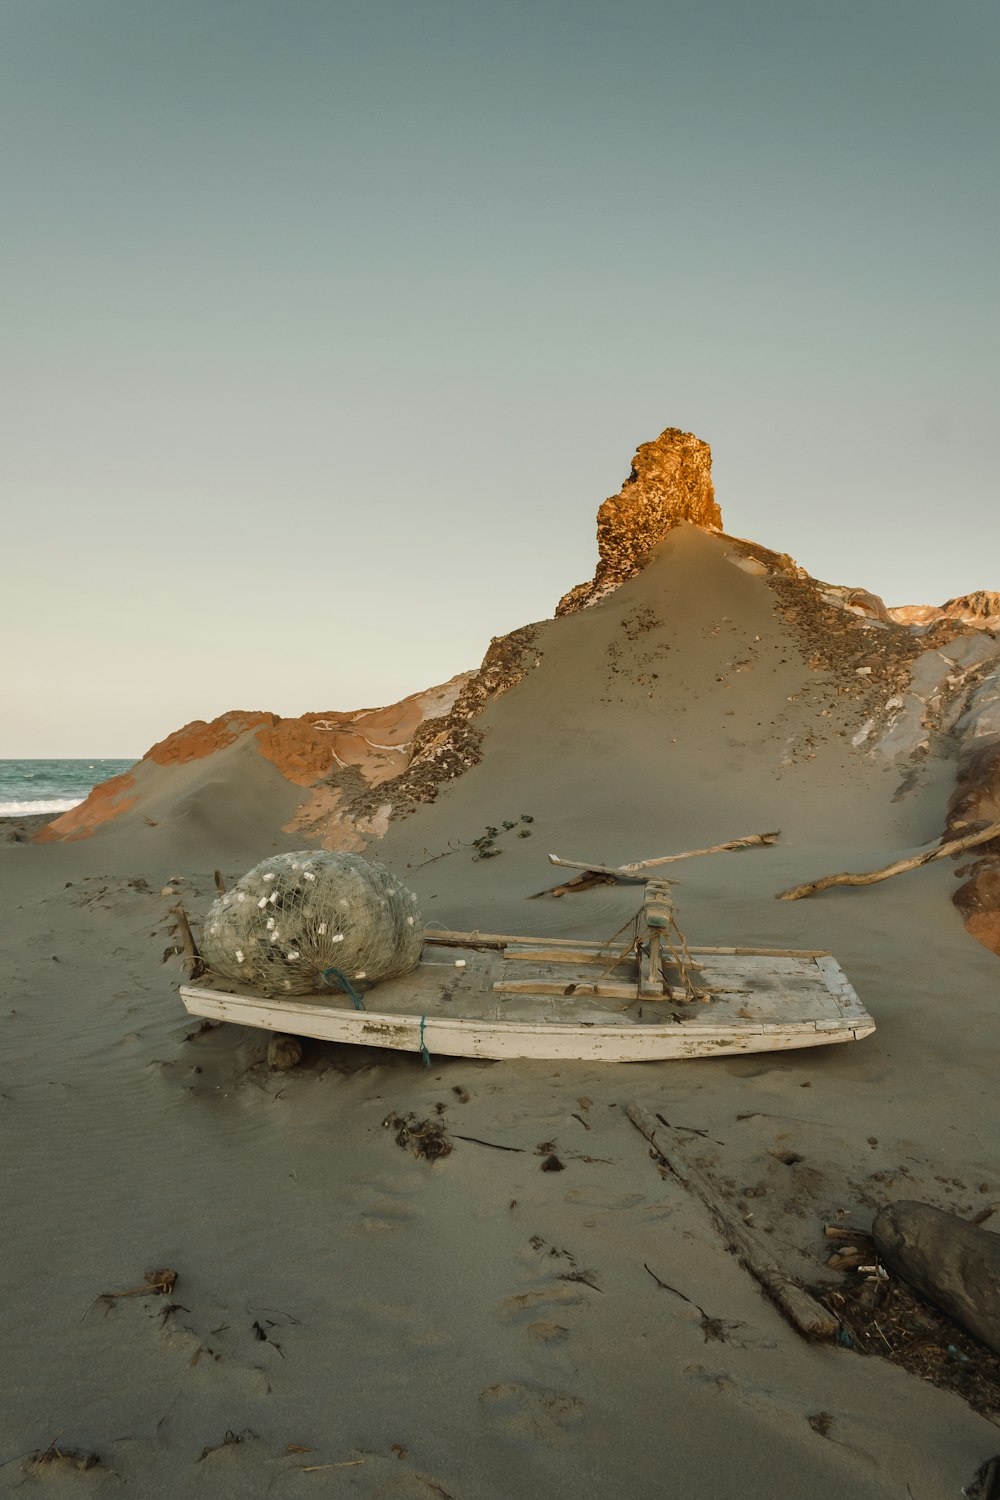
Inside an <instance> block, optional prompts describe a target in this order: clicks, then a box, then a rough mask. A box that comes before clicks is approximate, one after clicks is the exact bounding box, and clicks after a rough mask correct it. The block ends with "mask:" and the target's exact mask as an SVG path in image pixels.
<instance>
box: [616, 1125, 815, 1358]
mask: <svg viewBox="0 0 1000 1500" xmlns="http://www.w3.org/2000/svg"><path fill="white" fill-rule="evenodd" d="M625 1110H626V1113H627V1115H628V1117H629V1119H630V1120H631V1121H632V1124H633V1125H634V1126H635V1127H636V1129H637V1130H640V1131H641V1132H642V1134H643V1135H644V1136H645V1137H646V1139H647V1141H649V1143H650V1145H651V1146H652V1147H653V1150H654V1151H656V1152H658V1154H659V1155H660V1156H662V1157H663V1160H664V1161H665V1162H666V1164H667V1166H668V1167H669V1168H670V1170H671V1172H673V1174H674V1176H675V1177H676V1178H678V1180H679V1181H680V1182H682V1183H683V1184H684V1186H685V1187H686V1188H689V1189H690V1191H691V1192H692V1193H694V1194H695V1196H696V1197H698V1198H700V1199H701V1201H702V1202H703V1203H704V1204H705V1206H706V1208H708V1209H709V1210H710V1211H711V1213H712V1216H713V1218H714V1219H715V1222H716V1223H717V1224H718V1226H719V1229H720V1231H721V1233H722V1237H723V1239H724V1240H725V1241H726V1243H727V1244H728V1246H729V1248H730V1249H731V1250H733V1251H735V1253H736V1255H737V1256H738V1257H739V1259H740V1262H741V1263H742V1264H743V1265H744V1266H745V1267H746V1269H747V1270H748V1271H749V1272H750V1274H751V1276H753V1277H754V1278H755V1279H756V1280H757V1281H759V1282H760V1284H761V1286H762V1287H763V1288H764V1290H765V1292H767V1294H768V1296H769V1297H770V1298H771V1300H772V1301H773V1302H775V1303H776V1304H777V1305H778V1307H779V1308H780V1309H781V1311H782V1312H783V1313H784V1314H785V1317H786V1318H788V1319H789V1321H790V1322H791V1323H792V1324H793V1326H794V1327H795V1328H797V1329H798V1331H799V1332H800V1333H802V1334H804V1335H805V1337H806V1338H811V1339H818V1338H833V1336H834V1335H835V1334H836V1332H837V1330H838V1328H839V1327H840V1324H839V1323H838V1321H837V1319H836V1318H835V1317H834V1316H833V1314H832V1313H831V1312H829V1311H828V1310H827V1309H826V1308H825V1307H823V1306H822V1304H821V1303H819V1302H817V1301H816V1299H815V1297H811V1296H810V1295H809V1293H808V1292H806V1291H804V1290H803V1288H802V1287H800V1286H799V1284H798V1282H796V1281H793V1279H792V1278H791V1276H789V1275H788V1273H787V1271H783V1270H782V1268H781V1267H780V1266H779V1265H778V1262H777V1261H776V1260H775V1259H774V1257H773V1256H772V1255H771V1253H770V1251H769V1250H768V1249H767V1247H766V1246H765V1245H764V1243H763V1242H762V1241H761V1239H760V1238H759V1236H758V1235H757V1234H756V1233H755V1232H754V1231H753V1230H752V1229H750V1228H749V1226H748V1225H746V1224H744V1223H743V1222H742V1220H738V1219H736V1218H735V1217H734V1215H733V1210H732V1208H731V1207H730V1206H729V1204H727V1203H725V1202H724V1201H723V1200H722V1199H721V1198H720V1197H719V1195H718V1193H717V1192H716V1191H715V1188H714V1186H713V1185H712V1183H711V1182H710V1181H709V1179H708V1177H706V1176H705V1174H704V1173H703V1172H700V1171H699V1170H698V1168H697V1167H694V1166H691V1165H690V1164H689V1163H688V1162H687V1161H686V1160H685V1159H684V1157H683V1156H682V1155H681V1154H680V1151H679V1149H678V1143H677V1142H676V1141H675V1140H674V1139H673V1138H672V1137H671V1136H670V1135H669V1134H668V1132H667V1131H666V1130H665V1129H664V1128H663V1126H662V1125H660V1124H659V1123H658V1122H657V1121H656V1120H654V1119H653V1116H652V1115H651V1114H650V1113H649V1111H648V1110H646V1109H644V1108H643V1107H642V1105H641V1104H637V1103H635V1102H633V1103H631V1104H627V1105H626V1106H625Z"/></svg>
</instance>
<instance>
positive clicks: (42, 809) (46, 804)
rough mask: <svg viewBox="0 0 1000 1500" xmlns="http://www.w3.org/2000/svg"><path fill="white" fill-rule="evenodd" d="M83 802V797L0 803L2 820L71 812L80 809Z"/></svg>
mask: <svg viewBox="0 0 1000 1500" xmlns="http://www.w3.org/2000/svg"><path fill="white" fill-rule="evenodd" d="M82 801H83V798H82V797H49V798H48V799H45V798H43V799H42V800H41V801H39V802H0V818H13V817H17V816H18V815H24V814H29V813H60V812H69V810H70V808H71V807H79V806H80V803H81V802H82Z"/></svg>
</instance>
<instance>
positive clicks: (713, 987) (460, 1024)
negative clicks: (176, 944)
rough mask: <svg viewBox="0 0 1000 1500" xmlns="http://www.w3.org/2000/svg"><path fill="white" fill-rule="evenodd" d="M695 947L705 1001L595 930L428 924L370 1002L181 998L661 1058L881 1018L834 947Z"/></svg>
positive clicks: (477, 1048)
mask: <svg viewBox="0 0 1000 1500" xmlns="http://www.w3.org/2000/svg"><path fill="white" fill-rule="evenodd" d="M480 945H488V946H480ZM456 952H457V953H459V954H461V955H462V956H460V957H458V958H455V957H454V955H455V953H456ZM690 953H691V957H692V958H693V959H694V960H695V962H696V964H697V965H698V966H699V983H700V984H702V985H704V987H705V988H706V989H707V991H708V992H709V994H710V995H711V996H712V998H711V1000H710V1001H709V1002H708V1003H707V1004H698V1003H695V1004H690V1003H688V1004H680V1003H678V1002H677V1000H676V999H675V998H667V997H664V998H659V997H658V998H656V999H653V1000H651V999H650V998H649V997H648V996H640V995H639V993H638V983H637V978H636V977H635V975H634V973H633V970H634V967H635V965H634V963H632V961H631V959H630V958H629V957H627V956H623V957H622V958H621V960H620V961H619V962H618V963H616V962H615V955H614V954H611V955H610V957H609V954H608V952H607V950H606V949H605V948H602V947H601V946H599V945H598V944H596V943H582V942H578V941H575V940H572V941H571V940H566V939H557V940H547V939H540V938H497V939H489V938H482V937H480V936H479V935H478V934H461V933H455V934H446V935H436V936H435V937H434V938H433V939H432V938H430V937H428V941H427V942H426V944H425V948H424V958H423V959H422V960H421V963H420V965H419V966H418V968H417V969H416V970H414V971H413V973H412V974H408V975H405V976H403V977H402V978H400V979H395V980H390V981H387V982H386V983H384V984H381V985H378V986H377V987H376V988H375V989H373V990H372V991H370V992H369V994H368V995H367V997H366V999H365V1005H366V1007H367V1008H366V1009H364V1010H356V1009H354V1007H353V1005H352V1003H351V1001H350V1000H349V999H348V997H347V996H344V995H341V994H339V993H338V994H328V995H322V996H318V995H304V996H287V997H284V998H282V997H267V996H262V995H251V994H238V993H234V992H232V991H230V990H227V989H222V988H220V987H218V983H217V982H216V983H212V982H208V983H200V984H188V985H182V987H181V998H182V999H183V1001H184V1004H185V1006H186V1007H187V1009H188V1011H189V1012H190V1013H191V1014H192V1015H196V1016H203V1017H206V1018H208V1019H211V1020H216V1021H230V1022H233V1023H235V1024H237V1025H241V1026H252V1027H260V1028H263V1029H265V1030H268V1031H278V1032H285V1033H291V1034H292V1035H295V1036H303V1037H315V1038H318V1039H320V1040H323V1041H330V1042H349V1043H354V1044H361V1045H363V1046H369V1047H387V1048H392V1049H395V1050H399V1051H406V1052H419V1051H421V1050H424V1049H426V1051H427V1052H429V1053H433V1054H437V1055H440V1056H450V1057H481V1058H494V1059H502V1058H527V1059H535V1060H538V1061H555V1060H557V1059H560V1058H561V1059H573V1060H578V1061H588V1062H658V1061H668V1060H671V1059H678V1060H679V1059H683V1058H691V1057H725V1056H732V1055H734V1054H739V1053H748V1052H773V1051H783V1050H787V1049H791V1048H797V1047H816V1046H829V1045H831V1044H833V1043H835V1042H851V1041H857V1040H859V1039H860V1038H862V1037H865V1036H868V1035H870V1033H871V1032H873V1031H874V1030H875V1022H874V1021H873V1020H872V1018H871V1016H870V1015H869V1014H868V1012H867V1011H866V1010H865V1008H864V1006H863V1005H862V1004H861V1002H860V1001H859V999H858V997H857V995H856V994H855V992H854V989H853V988H852V986H851V985H850V983H849V982H848V980H847V978H846V976H845V975H844V972H843V970H842V969H841V967H840V965H839V964H838V963H837V961H836V959H834V958H833V957H832V956H831V955H830V954H827V953H817V952H789V951H787V950H768V949H753V950H750V949H743V950H740V949H732V948H730V949H718V948H716V949H705V948H701V949H698V948H694V949H691V950H690ZM598 968H599V970H600V972H599V973H598V977H597V978H596V979H595V978H594V977H593V976H594V973H595V970H598ZM609 968H610V971H611V972H610V973H609V972H608V970H609ZM616 971H617V972H616Z"/></svg>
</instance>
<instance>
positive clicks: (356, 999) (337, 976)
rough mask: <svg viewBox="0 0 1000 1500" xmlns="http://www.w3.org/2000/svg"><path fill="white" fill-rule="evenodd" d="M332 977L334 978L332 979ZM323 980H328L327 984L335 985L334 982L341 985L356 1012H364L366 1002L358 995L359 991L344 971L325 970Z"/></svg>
mask: <svg viewBox="0 0 1000 1500" xmlns="http://www.w3.org/2000/svg"><path fill="white" fill-rule="evenodd" d="M331 975H332V976H333V978H332V979H331V977H330V976H331ZM323 978H324V979H325V980H326V982H327V984H333V983H334V982H336V983H337V984H339V985H340V988H341V989H342V990H343V992H344V994H345V995H350V997H351V1001H352V1003H353V1005H354V1009H355V1010H364V1008H365V1002H364V1001H363V1000H362V998H361V996H360V995H359V994H358V992H357V990H356V989H355V988H354V986H353V984H352V983H351V981H350V980H349V979H348V977H347V975H346V974H345V973H344V971H343V969H324V970H323Z"/></svg>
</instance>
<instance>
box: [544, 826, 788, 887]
mask: <svg viewBox="0 0 1000 1500" xmlns="http://www.w3.org/2000/svg"><path fill="white" fill-rule="evenodd" d="M778 834H780V829H778V832H772V834H747V837H745V838H730V840H729V841H727V843H724V844H712V847H711V849H685V850H684V853H664V855H661V856H660V858H658V859H639V861H636V862H634V864H588V862H586V861H583V859H561V858H559V856H558V855H555V853H550V855H549V864H558V865H559V867H561V868H564V870H592V871H594V873H595V874H615V876H618V877H621V879H625V880H628V879H639V880H642V879H645V871H646V870H655V868H657V867H658V865H661V864H673V862H675V861H676V859H697V858H700V856H702V855H705V853H727V852H729V850H730V849H754V847H759V846H760V844H771V843H774V841H775V838H777V837H778Z"/></svg>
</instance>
